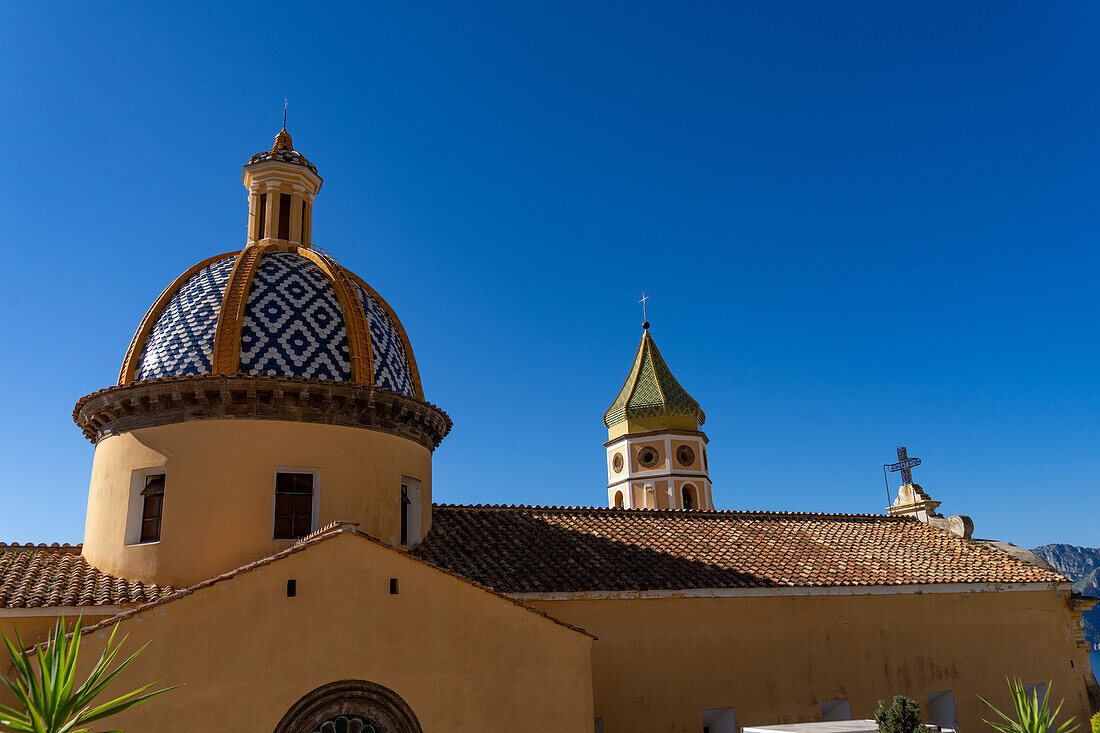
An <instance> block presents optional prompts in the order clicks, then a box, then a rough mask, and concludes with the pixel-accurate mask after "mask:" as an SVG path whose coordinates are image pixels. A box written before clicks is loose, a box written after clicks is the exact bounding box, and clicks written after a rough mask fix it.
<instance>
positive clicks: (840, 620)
mask: <svg viewBox="0 0 1100 733" xmlns="http://www.w3.org/2000/svg"><path fill="white" fill-rule="evenodd" d="M527 602H528V603H529V604H531V605H533V606H536V607H538V608H542V609H543V610H545V611H546V612H547V613H550V614H553V615H554V616H556V617H557V618H560V619H563V620H565V621H568V622H570V623H572V624H575V625H577V626H581V627H583V628H585V629H586V630H588V631H589V632H590V633H592V634H594V635H595V636H596V637H597V638H598V640H597V641H596V642H595V644H594V646H593V651H592V658H593V662H592V665H593V680H594V685H595V687H594V696H595V715H596V716H598V717H602V718H603V720H604V731H605V733H636V732H637V731H642V730H650V731H684V732H687V731H690V732H691V733H698V732H699V730H701V713H702V711H703V710H705V709H712V708H725V707H733V708H734V709H735V715H736V719H737V725H738V726H742V725H754V724H756V725H767V724H775V723H785V722H798V721H814V720H820V709H819V703H820V701H822V700H830V699H837V698H849V699H850V700H851V707H852V714H853V716H854V717H856V718H869V717H872V716H873V713H874V710H875V707H876V705H877V702H878V700H880V699H885V700H887V701H889V700H890V699H891V697H892V696H893V695H907V696H909V697H912V698H913V699H915V700H917V701H918V702H920V704H921V706H922V709H923V711H924V713H925V714H926V715H927V714H928V693H929V692H932V691H940V690H952V691H953V692H954V697H955V705H956V711H957V714H958V719H959V723H960V727H961V729H962V730H963V731H964V732H965V733H977V732H978V731H981V730H983V729H984V728H985V725H984V724H983V723H982V722H981V719H982V717H983V716H985V715H986V711H985V710H984V709H983V708H984V706H982V704H981V703H980V701H979V700H978V699H977V697H976V694H981V695H982V696H984V697H986V699H988V700H990V701H992V702H994V703H995V704H997V705H1001V706H1009V705H1010V700H1009V698H1008V691H1007V686H1006V684H1005V678H1006V676H1019V677H1021V678H1022V679H1023V680H1024V681H1025V682H1046V681H1047V680H1051V679H1052V680H1053V681H1054V687H1053V692H1054V695H1055V696H1056V697H1057V698H1061V697H1065V698H1066V706H1065V711H1066V712H1067V713H1068V714H1069V715H1076V716H1077V717H1078V720H1081V719H1082V716H1084V715H1085V714H1086V712H1087V709H1088V702H1087V693H1086V688H1085V682H1084V675H1086V674H1089V675H1091V672H1090V671H1089V663H1088V659H1087V654H1086V652H1085V651H1084V650H1082V649H1079V648H1078V647H1076V646H1075V645H1074V644H1073V643H1072V641H1071V640H1070V638H1069V636H1070V623H1071V619H1070V615H1069V611H1068V609H1067V607H1066V601H1065V596H1064V593H1062V592H1058V591H1012V592H1001V593H951V594H923V595H913V594H907V595H861V596H832V597H822V596H816V597H813V596H810V597H762V598H752V597H740V598H679V599H658V600H641V599H635V600H567V601H536V600H529V601H527ZM1071 661H1072V662H1073V666H1071V664H1070V663H1071ZM1006 709H1007V708H1006Z"/></svg>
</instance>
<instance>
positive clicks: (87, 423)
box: [73, 375, 452, 450]
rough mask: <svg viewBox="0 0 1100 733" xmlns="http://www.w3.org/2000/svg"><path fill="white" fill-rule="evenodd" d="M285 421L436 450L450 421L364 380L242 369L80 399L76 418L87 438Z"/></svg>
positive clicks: (440, 412)
mask: <svg viewBox="0 0 1100 733" xmlns="http://www.w3.org/2000/svg"><path fill="white" fill-rule="evenodd" d="M229 419H235V420H285V421H292V422H306V423H319V424H325V425H339V426H344V427H356V428H364V429H368V430H378V431H381V432H386V433H390V434H392V435H397V436H399V437H402V438H407V439H409V440H413V441H415V442H417V443H419V444H420V445H423V446H424V447H426V448H427V449H428V450H435V448H436V447H437V446H438V445H439V443H440V442H441V441H442V440H443V438H444V437H445V436H446V435H447V433H448V432H450V430H451V425H452V423H451V419H450V418H449V417H448V416H447V413H445V412H443V410H440V409H439V408H438V407H436V406H435V405H432V404H430V403H427V402H423V401H421V400H418V399H415V398H413V397H409V396H406V395H403V394H401V393H399V392H394V391H392V390H385V389H378V388H375V387H367V386H364V385H360V384H349V383H337V382H327V383H320V382H317V381H314V380H306V379H287V378H274V377H256V376H242V375H234V376H227V375H205V376H191V377H174V378H163V379H154V380H149V381H143V382H136V383H134V384H130V385H125V386H119V387H109V388H107V389H104V390H100V391H99V392H95V393H93V394H90V395H88V396H86V397H83V398H81V399H80V401H79V402H77V404H76V408H75V409H74V410H73V420H74V421H75V422H76V424H77V425H78V426H79V427H80V429H81V430H82V431H83V432H84V436H85V437H87V438H88V439H89V440H91V441H93V442H95V443H98V442H100V441H102V440H104V439H106V438H108V437H111V436H113V435H119V434H121V433H126V432H130V431H133V430H139V429H142V428H150V427H157V426H160V425H168V424H172V423H181V422H190V421H195V420H229Z"/></svg>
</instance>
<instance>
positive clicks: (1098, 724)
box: [1092, 713, 1100, 733]
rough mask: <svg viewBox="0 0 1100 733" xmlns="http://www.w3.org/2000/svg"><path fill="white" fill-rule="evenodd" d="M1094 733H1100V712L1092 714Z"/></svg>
mask: <svg viewBox="0 0 1100 733" xmlns="http://www.w3.org/2000/svg"><path fill="white" fill-rule="evenodd" d="M1092 733H1100V713H1097V714H1096V715H1094V716H1092Z"/></svg>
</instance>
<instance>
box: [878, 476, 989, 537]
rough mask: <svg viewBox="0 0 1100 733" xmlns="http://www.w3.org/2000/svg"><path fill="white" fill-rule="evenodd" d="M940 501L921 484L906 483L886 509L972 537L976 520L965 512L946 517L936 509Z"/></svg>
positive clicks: (957, 535)
mask: <svg viewBox="0 0 1100 733" xmlns="http://www.w3.org/2000/svg"><path fill="white" fill-rule="evenodd" d="M940 503H941V502H938V501H935V500H933V499H932V497H930V496H929V495H928V494H926V493H925V491H924V489H922V488H921V486H920V484H904V485H903V486H902V487H901V488H900V489H898V498H897V499H895V500H894V503H893V504H892V505H891V506H890V507H889V508H888V509H887V510H886V511H888V512H890V513H891V514H893V515H895V516H908V517H916V518H917V519H919V520H920V521H922V522H924V523H925V524H928V525H930V526H932V527H937V528H939V529H942V530H944V531H945V532H950V533H951V534H953V535H955V536H956V537H962V538H963V539H970V537H971V535H973V534H974V520H973V519H971V518H970V517H968V516H966V515H965V514H953V515H952V516H950V517H944V516H943V515H941V514H939V513H938V512H937V511H936V509H937V508H939V506H940Z"/></svg>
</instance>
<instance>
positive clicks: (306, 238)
mask: <svg viewBox="0 0 1100 733" xmlns="http://www.w3.org/2000/svg"><path fill="white" fill-rule="evenodd" d="M308 221H309V219H307V218H306V202H305V201H302V231H301V233H300V234H299V235H298V240H299V241H301V243H302V244H309V236H307V232H306V222H308Z"/></svg>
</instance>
